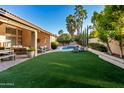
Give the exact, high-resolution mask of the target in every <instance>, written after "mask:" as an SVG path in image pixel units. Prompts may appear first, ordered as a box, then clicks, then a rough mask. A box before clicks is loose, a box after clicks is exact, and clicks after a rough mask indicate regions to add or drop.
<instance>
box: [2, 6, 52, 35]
mask: <svg viewBox="0 0 124 93" xmlns="http://www.w3.org/2000/svg"><path fill="white" fill-rule="evenodd" d="M0 15H2V16H4V17H7V18H9V19H12V20H14V21H17V22H19V23H22V24H24V25H27V26H30V27H31V28H34V29H36V30H39V31H41V32H44V33H47V34H50V35H53V36H54V34H52V33H50V32H48V31H46V30H44V29H42V28H41V27H39V26H36V25H34V24H32V23H30V22H28V21H26V20H24V19H22V18H20V17H18V16H16V15H14V14H12V13H10V12H8V11H7V10H5V9H3V8H0Z"/></svg>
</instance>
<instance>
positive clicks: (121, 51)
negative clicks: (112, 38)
mask: <svg viewBox="0 0 124 93" xmlns="http://www.w3.org/2000/svg"><path fill="white" fill-rule="evenodd" d="M119 46H120V58H122V57H123V47H122V40H120V41H119Z"/></svg>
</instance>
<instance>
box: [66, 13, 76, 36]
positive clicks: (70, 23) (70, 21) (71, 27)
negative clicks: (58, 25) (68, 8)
mask: <svg viewBox="0 0 124 93" xmlns="http://www.w3.org/2000/svg"><path fill="white" fill-rule="evenodd" d="M66 27H67V31H68V32H69V33H70V35H71V36H72V37H73V36H74V32H75V20H74V16H73V15H69V16H67V17H66Z"/></svg>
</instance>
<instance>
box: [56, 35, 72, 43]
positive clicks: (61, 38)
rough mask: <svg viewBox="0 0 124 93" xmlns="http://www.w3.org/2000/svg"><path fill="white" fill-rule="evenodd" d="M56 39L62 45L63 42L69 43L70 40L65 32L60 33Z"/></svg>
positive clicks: (69, 36)
mask: <svg viewBox="0 0 124 93" xmlns="http://www.w3.org/2000/svg"><path fill="white" fill-rule="evenodd" d="M57 41H58V42H59V43H62V44H63V45H64V44H69V43H70V42H71V41H72V39H71V35H69V34H66V33H63V34H61V35H60V36H59V37H58V38H57Z"/></svg>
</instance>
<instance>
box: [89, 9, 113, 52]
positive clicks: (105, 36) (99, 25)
mask: <svg viewBox="0 0 124 93" xmlns="http://www.w3.org/2000/svg"><path fill="white" fill-rule="evenodd" d="M91 22H92V23H93V26H94V28H95V29H96V30H97V31H98V37H99V39H100V40H101V41H102V42H104V43H106V45H107V48H108V50H109V53H110V54H112V51H111V48H110V46H109V43H110V42H111V39H110V36H111V32H112V31H113V26H112V24H111V22H112V18H110V15H108V14H106V13H104V12H103V11H102V12H100V13H97V12H94V13H93V16H92V19H91Z"/></svg>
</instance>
